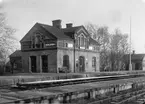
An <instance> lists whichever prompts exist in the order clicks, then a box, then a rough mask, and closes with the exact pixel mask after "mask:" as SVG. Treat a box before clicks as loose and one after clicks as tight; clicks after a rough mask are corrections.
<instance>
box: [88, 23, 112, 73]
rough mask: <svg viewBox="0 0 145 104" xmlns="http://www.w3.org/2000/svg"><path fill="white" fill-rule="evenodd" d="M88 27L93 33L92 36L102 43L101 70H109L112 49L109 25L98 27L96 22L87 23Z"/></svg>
mask: <svg viewBox="0 0 145 104" xmlns="http://www.w3.org/2000/svg"><path fill="white" fill-rule="evenodd" d="M86 29H87V30H88V32H89V33H90V34H91V37H92V38H93V39H95V40H96V41H97V42H99V43H100V44H101V46H100V64H101V65H100V70H101V71H104V70H108V69H107V68H108V63H109V62H108V61H109V53H108V51H109V50H110V34H109V32H108V27H107V26H104V27H98V26H97V25H94V24H88V25H86Z"/></svg>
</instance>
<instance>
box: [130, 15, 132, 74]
mask: <svg viewBox="0 0 145 104" xmlns="http://www.w3.org/2000/svg"><path fill="white" fill-rule="evenodd" d="M131 53H132V52H131V16H130V55H129V71H132V64H131Z"/></svg>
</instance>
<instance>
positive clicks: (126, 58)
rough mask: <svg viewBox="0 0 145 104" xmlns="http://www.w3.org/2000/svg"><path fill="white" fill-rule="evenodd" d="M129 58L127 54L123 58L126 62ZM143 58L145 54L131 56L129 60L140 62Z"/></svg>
mask: <svg viewBox="0 0 145 104" xmlns="http://www.w3.org/2000/svg"><path fill="white" fill-rule="evenodd" d="M129 57H130V55H129V54H126V55H124V58H125V60H126V61H128V60H129ZM144 57H145V54H132V55H131V60H132V61H142V60H143V58H144Z"/></svg>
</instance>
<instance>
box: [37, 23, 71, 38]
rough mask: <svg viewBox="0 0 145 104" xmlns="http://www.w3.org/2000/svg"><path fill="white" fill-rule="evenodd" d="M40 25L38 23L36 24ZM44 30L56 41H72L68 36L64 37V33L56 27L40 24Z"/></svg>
mask: <svg viewBox="0 0 145 104" xmlns="http://www.w3.org/2000/svg"><path fill="white" fill-rule="evenodd" d="M38 24H40V23H38ZM40 25H41V26H42V27H43V28H44V29H45V30H47V31H48V32H50V33H51V34H52V35H54V36H55V37H56V38H57V39H67V40H72V39H71V38H70V37H69V36H66V35H65V34H64V32H63V31H62V30H61V29H58V28H56V27H53V26H50V25H46V24H40Z"/></svg>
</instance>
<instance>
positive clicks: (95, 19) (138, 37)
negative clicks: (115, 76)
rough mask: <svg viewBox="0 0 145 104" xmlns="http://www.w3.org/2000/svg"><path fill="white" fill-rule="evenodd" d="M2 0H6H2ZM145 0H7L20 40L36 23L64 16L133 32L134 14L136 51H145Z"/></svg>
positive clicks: (79, 22) (64, 19)
mask: <svg viewBox="0 0 145 104" xmlns="http://www.w3.org/2000/svg"><path fill="white" fill-rule="evenodd" d="M0 1H2V0H0ZM143 1H145V0H3V1H2V2H1V4H3V10H1V11H4V12H5V13H6V15H7V20H8V23H9V25H11V26H13V27H14V28H16V29H17V32H16V37H17V38H18V39H19V40H20V39H21V38H22V37H23V36H24V35H25V34H26V33H27V32H28V31H29V30H30V28H31V27H32V26H33V25H34V24H35V23H36V22H40V23H45V24H49V25H51V24H52V23H51V21H52V20H55V19H61V20H62V24H63V27H64V26H65V24H66V23H68V22H72V23H73V24H74V25H84V24H87V23H88V22H91V23H93V24H96V25H100V26H101V25H107V26H108V27H109V28H110V31H112V30H113V29H115V28H120V29H121V31H122V32H123V33H128V34H129V31H130V30H129V22H130V21H129V19H130V16H131V17H132V45H133V49H135V50H136V53H145V2H143Z"/></svg>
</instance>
